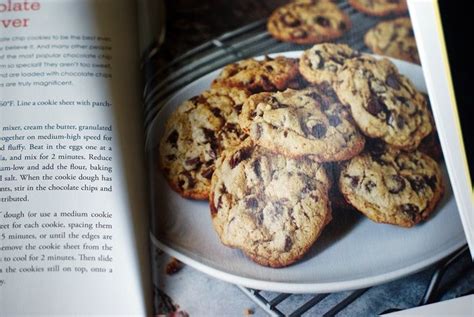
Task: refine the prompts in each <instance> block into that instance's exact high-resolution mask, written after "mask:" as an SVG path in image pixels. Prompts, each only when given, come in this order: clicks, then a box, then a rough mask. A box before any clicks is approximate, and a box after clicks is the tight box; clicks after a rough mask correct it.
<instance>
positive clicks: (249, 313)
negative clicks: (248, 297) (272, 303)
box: [244, 308, 254, 316]
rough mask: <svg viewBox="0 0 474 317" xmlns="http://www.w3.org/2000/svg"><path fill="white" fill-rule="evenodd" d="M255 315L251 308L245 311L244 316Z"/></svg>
mask: <svg viewBox="0 0 474 317" xmlns="http://www.w3.org/2000/svg"><path fill="white" fill-rule="evenodd" d="M253 314H254V311H253V309H251V308H247V309H246V310H244V316H251V315H253Z"/></svg>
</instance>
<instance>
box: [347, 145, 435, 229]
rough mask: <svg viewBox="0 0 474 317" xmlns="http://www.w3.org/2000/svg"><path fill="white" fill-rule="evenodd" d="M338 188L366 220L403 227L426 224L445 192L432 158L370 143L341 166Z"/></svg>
mask: <svg viewBox="0 0 474 317" xmlns="http://www.w3.org/2000/svg"><path fill="white" fill-rule="evenodd" d="M339 188H340V190H341V192H342V194H343V195H344V197H345V198H346V200H347V201H348V202H349V203H350V204H351V205H352V206H354V207H355V208H356V209H357V210H359V211H360V212H361V213H363V214H364V215H366V216H367V217H368V218H370V219H372V220H373V221H375V222H382V223H388V224H393V225H398V226H402V227H411V226H413V225H415V224H417V223H418V222H420V221H422V220H425V219H426V218H427V217H428V216H429V215H430V214H431V213H432V212H433V210H434V208H435V206H436V204H437V203H438V202H439V200H440V199H441V198H442V196H443V192H444V185H443V179H442V174H441V169H440V167H439V165H438V164H437V163H436V161H435V160H433V159H432V158H431V157H429V156H428V155H426V154H423V153H421V152H419V151H414V152H403V151H400V150H397V149H395V148H392V147H389V146H385V145H383V144H380V143H379V144H377V143H375V145H373V143H370V142H369V143H368V146H367V150H366V151H364V153H362V154H361V155H358V156H356V157H354V158H352V159H351V160H350V161H349V162H347V163H346V164H345V165H344V166H343V168H342V170H341V173H340V177H339Z"/></svg>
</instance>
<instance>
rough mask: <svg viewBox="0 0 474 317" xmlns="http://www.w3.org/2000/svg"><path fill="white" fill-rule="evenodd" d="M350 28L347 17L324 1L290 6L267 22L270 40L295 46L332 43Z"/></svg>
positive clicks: (277, 10)
mask: <svg viewBox="0 0 474 317" xmlns="http://www.w3.org/2000/svg"><path fill="white" fill-rule="evenodd" d="M350 27H351V21H350V19H349V17H348V16H347V15H346V14H345V13H344V12H343V11H342V10H341V9H339V7H338V6H337V5H336V4H334V3H332V2H331V1H328V0H313V1H295V2H290V3H288V4H286V5H284V6H281V7H279V8H277V9H276V10H275V11H274V12H273V13H272V15H271V16H270V18H269V19H268V22H267V29H268V32H269V33H270V34H271V35H272V36H273V37H275V38H277V39H279V40H281V41H287V42H293V43H298V44H314V43H320V42H324V41H328V40H332V39H336V38H338V37H340V36H342V35H343V34H344V33H345V32H347V30H349V29H350Z"/></svg>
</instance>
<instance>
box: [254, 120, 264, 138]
mask: <svg viewBox="0 0 474 317" xmlns="http://www.w3.org/2000/svg"><path fill="white" fill-rule="evenodd" d="M253 131H254V134H255V139H257V140H258V139H260V137H261V136H262V132H263V128H262V125H261V124H259V123H257V124H256V125H255V128H254V130H253Z"/></svg>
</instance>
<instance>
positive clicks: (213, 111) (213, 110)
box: [211, 108, 222, 118]
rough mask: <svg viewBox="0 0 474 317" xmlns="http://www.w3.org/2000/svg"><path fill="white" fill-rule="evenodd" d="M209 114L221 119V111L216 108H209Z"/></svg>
mask: <svg viewBox="0 0 474 317" xmlns="http://www.w3.org/2000/svg"><path fill="white" fill-rule="evenodd" d="M211 112H212V114H213V115H215V116H216V117H218V118H222V115H221V109H218V108H211Z"/></svg>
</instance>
